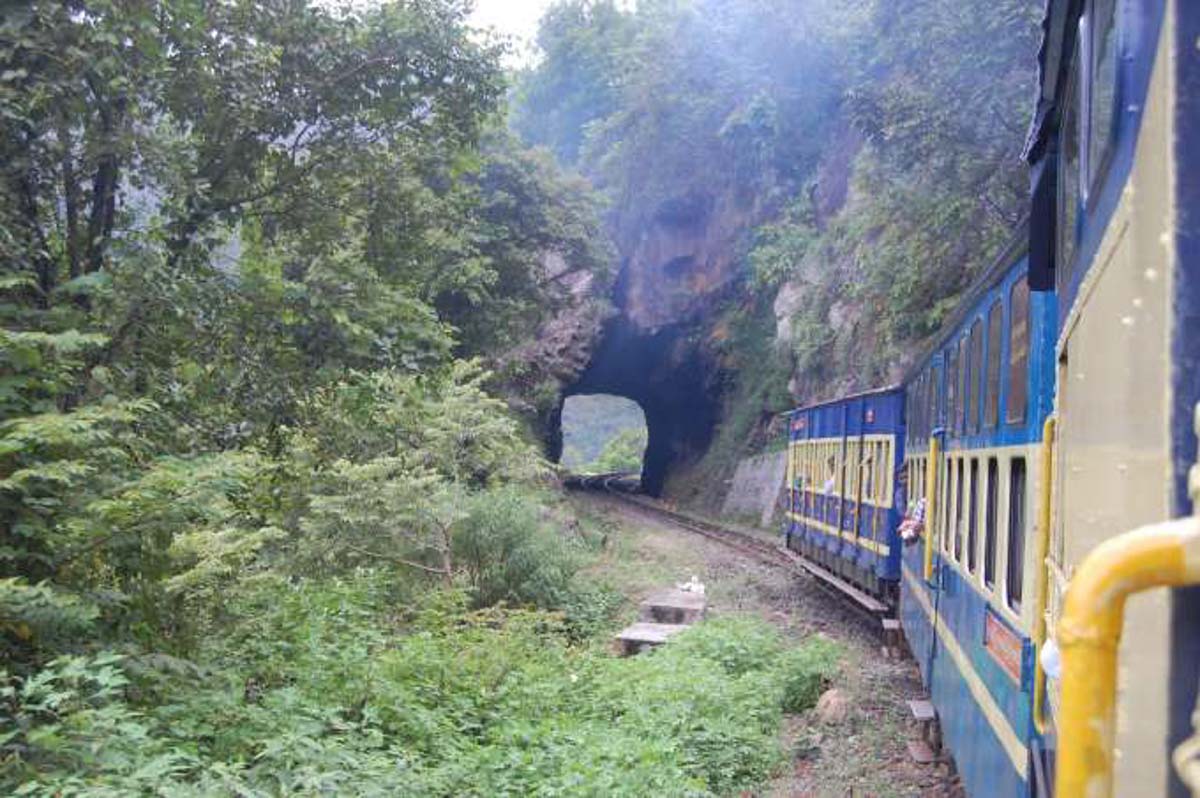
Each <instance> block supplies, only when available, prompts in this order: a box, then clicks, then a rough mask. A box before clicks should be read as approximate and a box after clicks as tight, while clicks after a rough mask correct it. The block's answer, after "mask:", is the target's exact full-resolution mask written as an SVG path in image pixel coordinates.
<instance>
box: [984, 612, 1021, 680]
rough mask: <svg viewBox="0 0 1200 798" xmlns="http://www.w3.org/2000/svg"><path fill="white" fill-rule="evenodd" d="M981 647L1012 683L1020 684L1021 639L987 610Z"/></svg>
mask: <svg viewBox="0 0 1200 798" xmlns="http://www.w3.org/2000/svg"><path fill="white" fill-rule="evenodd" d="M983 647H984V648H986V649H987V652H988V654H990V655H991V656H992V659H994V660H996V664H998V665H999V666H1000V667H1001V668H1002V669H1003V670H1004V672H1005V673H1007V674H1008V675H1009V676H1011V677H1012V678H1013V681H1014V682H1017V683H1018V684H1020V682H1021V652H1022V648H1023V646H1022V643H1021V638H1020V637H1019V636H1018V635H1017V634H1016V633H1015V632H1013V630H1012V629H1009V628H1008V624H1006V623H1004V621H1002V620H1000V616H998V615H997V614H996V613H995V611H993V610H992V609H990V608H989V609H988V610H987V613H986V615H985V617H984V624H983Z"/></svg>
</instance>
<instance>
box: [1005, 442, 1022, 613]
mask: <svg viewBox="0 0 1200 798" xmlns="http://www.w3.org/2000/svg"><path fill="white" fill-rule="evenodd" d="M1005 575H1006V578H1005V583H1006V585H1007V590H1006V594H1007V600H1008V606H1010V607H1012V608H1013V609H1014V610H1016V611H1018V612H1020V610H1021V591H1022V580H1023V579H1024V578H1025V460H1024V458H1021V457H1014V458H1013V460H1012V463H1011V464H1010V465H1009V471H1008V569H1007V571H1006V572H1005Z"/></svg>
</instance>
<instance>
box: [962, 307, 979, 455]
mask: <svg viewBox="0 0 1200 798" xmlns="http://www.w3.org/2000/svg"><path fill="white" fill-rule="evenodd" d="M968 340H969V342H970V347H971V350H970V351H971V355H970V357H969V358H968V360H967V363H968V364H969V366H968V368H967V391H966V393H965V394H964V398H965V399H966V402H967V430H968V432H971V433H972V434H973V433H976V432H979V375H980V372H981V371H982V370H983V369H982V366H983V324H981V323H980V322H979V320H978V319H976V320H975V323H974V324H972V325H971V337H970V339H968Z"/></svg>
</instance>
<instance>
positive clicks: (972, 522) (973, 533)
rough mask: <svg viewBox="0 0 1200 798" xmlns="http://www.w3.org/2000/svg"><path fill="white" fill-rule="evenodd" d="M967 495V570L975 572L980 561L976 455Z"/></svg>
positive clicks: (972, 461) (972, 463)
mask: <svg viewBox="0 0 1200 798" xmlns="http://www.w3.org/2000/svg"><path fill="white" fill-rule="evenodd" d="M967 497H968V500H967V570H968V571H970V572H971V573H972V574H974V573H975V568H976V566H977V565H978V562H979V554H978V551H979V546H978V543H979V459H978V458H974V457H973V458H971V479H970V482H969V483H968V485H967Z"/></svg>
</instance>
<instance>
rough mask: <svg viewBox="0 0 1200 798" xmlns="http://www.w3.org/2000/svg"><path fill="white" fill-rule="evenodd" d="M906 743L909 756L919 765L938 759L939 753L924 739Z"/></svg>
mask: <svg viewBox="0 0 1200 798" xmlns="http://www.w3.org/2000/svg"><path fill="white" fill-rule="evenodd" d="M905 745H906V746H907V747H908V755H909V757H910V758H911V759H912V761H914V762H916V763H917V764H919V765H928V764H931V763H933V762H934V761H936V760H937V754H936V753H935V752H934V750H933V749H932V748H930V747H929V743H927V742H925V741H924V740H909V741H908V742H907V743H905Z"/></svg>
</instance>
